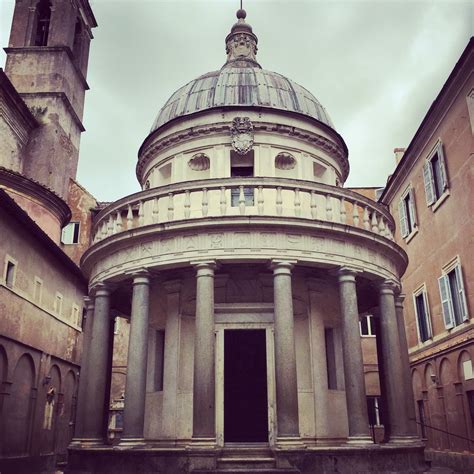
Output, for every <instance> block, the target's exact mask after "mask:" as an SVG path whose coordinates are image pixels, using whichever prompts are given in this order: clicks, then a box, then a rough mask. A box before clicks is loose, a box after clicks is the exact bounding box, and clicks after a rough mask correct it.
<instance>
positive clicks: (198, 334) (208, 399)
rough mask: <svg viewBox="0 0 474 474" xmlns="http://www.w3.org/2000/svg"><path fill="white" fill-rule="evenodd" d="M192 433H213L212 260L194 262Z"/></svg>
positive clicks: (204, 435)
mask: <svg viewBox="0 0 474 474" xmlns="http://www.w3.org/2000/svg"><path fill="white" fill-rule="evenodd" d="M195 267H196V271H197V273H196V327H195V335H194V385H193V437H194V438H208V439H209V438H211V439H215V437H216V422H215V369H214V364H215V336H214V264H213V263H199V264H196V266H195Z"/></svg>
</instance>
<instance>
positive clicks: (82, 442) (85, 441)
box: [69, 438, 107, 448]
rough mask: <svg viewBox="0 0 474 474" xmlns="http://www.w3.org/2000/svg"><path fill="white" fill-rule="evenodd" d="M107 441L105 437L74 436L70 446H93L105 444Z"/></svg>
mask: <svg viewBox="0 0 474 474" xmlns="http://www.w3.org/2000/svg"><path fill="white" fill-rule="evenodd" d="M106 444H107V443H106V441H105V440H104V439H103V438H72V440H71V442H70V444H69V446H70V447H71V448H92V447H94V446H104V445H106Z"/></svg>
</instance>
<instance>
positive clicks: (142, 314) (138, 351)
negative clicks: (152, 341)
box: [121, 270, 150, 444]
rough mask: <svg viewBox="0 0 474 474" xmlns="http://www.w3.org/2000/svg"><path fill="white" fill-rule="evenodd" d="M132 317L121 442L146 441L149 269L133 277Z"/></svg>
mask: <svg viewBox="0 0 474 474" xmlns="http://www.w3.org/2000/svg"><path fill="white" fill-rule="evenodd" d="M132 277H133V282H132V284H133V294H132V314H131V320H130V339H129V343H128V359H127V378H126V381H125V406H124V412H123V432H122V439H121V443H127V444H129V443H141V442H143V423H144V419H145V391H146V366H147V352H148V351H147V349H148V319H149V307H150V276H149V274H148V272H147V271H146V270H142V271H139V272H137V273H134V274H133V275H132Z"/></svg>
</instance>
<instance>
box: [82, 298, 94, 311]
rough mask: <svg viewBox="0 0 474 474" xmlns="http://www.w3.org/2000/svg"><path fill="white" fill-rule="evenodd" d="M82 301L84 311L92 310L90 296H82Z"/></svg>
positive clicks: (92, 304) (92, 303)
mask: <svg viewBox="0 0 474 474" xmlns="http://www.w3.org/2000/svg"><path fill="white" fill-rule="evenodd" d="M83 301H84V307H85V308H86V311H89V310H91V309H93V308H94V298H92V296H84V298H83Z"/></svg>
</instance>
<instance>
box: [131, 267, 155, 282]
mask: <svg viewBox="0 0 474 474" xmlns="http://www.w3.org/2000/svg"><path fill="white" fill-rule="evenodd" d="M130 276H131V277H132V285H133V286H135V285H149V284H150V279H151V275H150V272H149V271H148V270H147V269H146V268H140V269H139V270H136V271H134V272H131V273H130Z"/></svg>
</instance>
